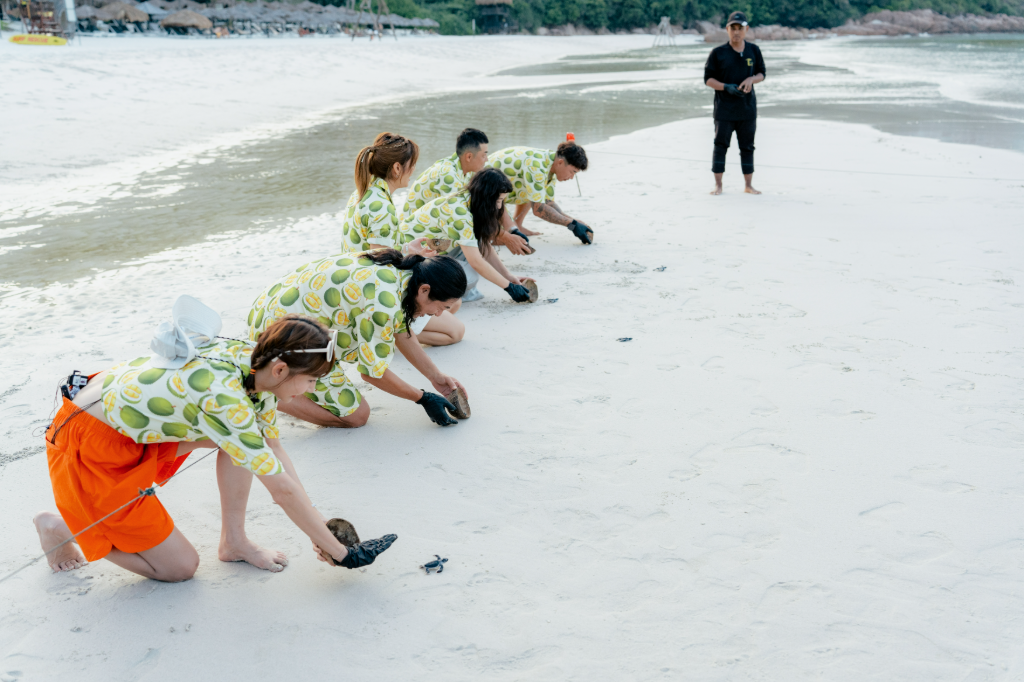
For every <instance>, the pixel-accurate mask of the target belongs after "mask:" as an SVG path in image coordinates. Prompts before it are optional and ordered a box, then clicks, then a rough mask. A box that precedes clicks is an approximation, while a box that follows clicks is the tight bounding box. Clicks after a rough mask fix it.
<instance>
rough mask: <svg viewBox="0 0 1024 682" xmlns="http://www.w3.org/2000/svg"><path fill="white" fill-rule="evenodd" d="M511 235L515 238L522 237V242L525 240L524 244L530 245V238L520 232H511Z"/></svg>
mask: <svg viewBox="0 0 1024 682" xmlns="http://www.w3.org/2000/svg"><path fill="white" fill-rule="evenodd" d="M512 234H514V235H515V236H517V237H522V238H523V239H524V240H526V243H527V244H529V243H530V238H529V237H527V236H526V235H525V234H523V233H522V232H520V231H519V230H512Z"/></svg>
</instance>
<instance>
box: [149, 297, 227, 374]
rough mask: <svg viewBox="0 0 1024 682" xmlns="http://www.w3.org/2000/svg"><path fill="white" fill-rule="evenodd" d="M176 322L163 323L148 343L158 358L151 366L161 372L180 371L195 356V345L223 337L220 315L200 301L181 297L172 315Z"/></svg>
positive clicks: (155, 357) (175, 304)
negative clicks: (201, 341) (203, 339)
mask: <svg viewBox="0 0 1024 682" xmlns="http://www.w3.org/2000/svg"><path fill="white" fill-rule="evenodd" d="M171 316H172V318H173V320H174V321H173V322H161V323H160V326H159V327H157V328H156V333H155V334H153V340H152V341H150V342H149V347H150V349H151V350H152V351H153V352H154V353H155V354H156V355H154V357H153V359H152V361H151V362H150V364H151V365H152V366H153V367H158V368H160V369H181V368H182V367H184V366H185V365H186V364H187V363H188V362H189V361H190V360H191V359H192V358H194V357H195V356H196V346H195V342H196V341H197V340H201V339H202V338H204V337H205V338H206V339H207V340H210V339H213V338H214V337H215V336H217V334H220V329H221V326H222V323H221V320H220V315H218V314H217V313H216V311H214V310H213V309H212V308H210V307H209V306H207V305H205V304H204V303H202V302H201V301H199V299H196V298H192V297H191V296H179V297H178V300H177V301H175V302H174V308H173V309H172V311H171Z"/></svg>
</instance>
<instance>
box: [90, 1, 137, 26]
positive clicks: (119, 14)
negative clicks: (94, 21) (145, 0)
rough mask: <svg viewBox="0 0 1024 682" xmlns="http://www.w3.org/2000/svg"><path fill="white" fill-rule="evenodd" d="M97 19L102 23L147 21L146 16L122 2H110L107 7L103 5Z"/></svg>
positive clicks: (132, 6)
mask: <svg viewBox="0 0 1024 682" xmlns="http://www.w3.org/2000/svg"><path fill="white" fill-rule="evenodd" d="M99 15H102V16H99ZM97 18H98V19H103V20H104V21H128V22H139V21H149V15H148V14H146V13H145V12H143V11H142V10H141V9H139V8H137V7H135V6H134V5H129V4H127V3H124V2H111V3H109V4H107V5H103V7H100V9H99V12H98V13H97Z"/></svg>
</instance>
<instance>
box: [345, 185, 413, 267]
mask: <svg viewBox="0 0 1024 682" xmlns="http://www.w3.org/2000/svg"><path fill="white" fill-rule="evenodd" d="M397 234H398V215H397V212H396V211H395V204H394V202H392V201H391V191H390V190H389V189H388V183H387V182H386V181H385V180H384V179H383V178H378V177H376V176H374V178H373V182H371V183H370V186H369V187H367V188H366V193H365V194H363V197H362V199H359V198H358V197H356V193H355V192H352V196H351V197H350V198H349V200H348V205H347V206H346V207H345V222H344V224H343V225H342V227H341V248H342V251H344V252H345V253H355V252H357V251H368V250H370V249H375V248H378V247H381V246H389V247H392V248H394V247H395V236H396V235H397ZM398 248H401V247H398Z"/></svg>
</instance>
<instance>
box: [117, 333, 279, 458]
mask: <svg viewBox="0 0 1024 682" xmlns="http://www.w3.org/2000/svg"><path fill="white" fill-rule="evenodd" d="M196 351H197V355H202V356H206V357H204V358H200V357H196V358H195V359H193V360H192V361H190V362H189V363H188V364H186V365H185V366H184V367H182V368H181V369H160V368H156V367H153V366H152V365H151V362H152V357H151V356H146V357H141V358H137V359H135V360H132V361H131V362H122V363H121V364H120V365H117V366H116V367H114V368H112V369H111V370H110V373H109V374H107V376H106V378H105V379H104V380H103V414H104V415H105V416H106V418H107V421H109V422H110V423H111V424H113V425H114V426H115V427H116V428H117V430H118V432H119V433H121V434H122V435H124V436H127V437H128V438H131V439H132V440H134V441H135V442H137V443H167V442H176V441H196V440H203V439H204V438H209V439H210V440H212V441H213V442H214V443H216V444H217V446H218V447H220V448H221V449H222V450H224V451H225V452H226V453H228V455H230V456H231V461H232V462H234V463H235V464H236V465H239V466H244V467H245V468H246V469H249V470H250V471H251V472H253V473H254V474H258V475H260V476H263V475H266V474H276V473H280V472H281V471H283V470H284V469H283V467H282V466H281V463H280V461H279V460H278V459H277V457H275V456H274V452H273V451H272V450H271V449H270V447H269V446H268V445H267V443H266V440H265V439H267V438H279V437H280V434H279V433H278V430H277V426H276V425H275V424H276V421H277V411H276V408H277V398H275V397H274V395H273V394H272V393H260V394H258V395H257V396H256V397H255V398H250V397H249V396H248V395H246V392H245V389H244V388H243V387H242V378H243V377H244V376H245V375H246V374H248V373H249V357H250V356H251V355H252V346H250V345H248V344H246V343H243V342H242V341H232V340H222V339H216V340H214V341H212V342H209V343H206V344H205V345H203V346H200V347H198V348H197V349H196ZM232 363H234V364H232Z"/></svg>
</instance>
